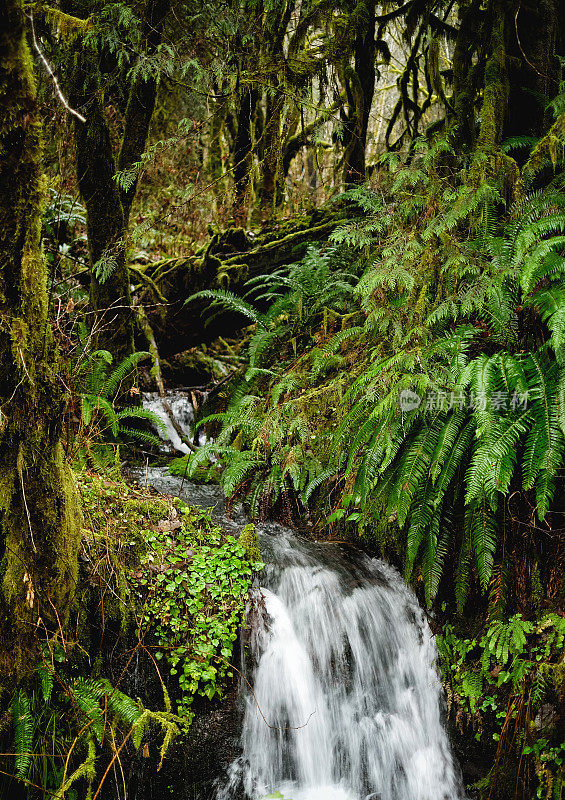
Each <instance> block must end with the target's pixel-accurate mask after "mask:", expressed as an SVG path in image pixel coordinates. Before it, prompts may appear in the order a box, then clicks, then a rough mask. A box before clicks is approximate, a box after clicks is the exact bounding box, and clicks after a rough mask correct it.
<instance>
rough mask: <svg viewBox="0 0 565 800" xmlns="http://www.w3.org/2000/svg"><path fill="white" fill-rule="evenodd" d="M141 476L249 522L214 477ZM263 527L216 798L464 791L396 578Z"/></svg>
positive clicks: (447, 798) (434, 681)
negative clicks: (230, 739) (233, 717)
mask: <svg viewBox="0 0 565 800" xmlns="http://www.w3.org/2000/svg"><path fill="white" fill-rule="evenodd" d="M140 479H141V480H142V481H143V482H145V481H146V482H148V483H151V484H153V485H154V486H155V488H157V489H159V490H161V491H165V492H169V493H171V494H177V495H179V496H181V497H183V499H185V500H187V501H188V502H190V503H192V504H194V505H199V506H202V507H205V508H212V509H213V510H212V513H213V515H214V516H215V517H216V518H217V519H218V521H219V522H220V524H222V525H224V526H225V527H226V528H227V529H228V530H230V531H233V532H234V533H236V532H237V531H239V530H241V528H242V526H243V525H244V524H245V522H246V521H247V520H246V517H245V515H244V513H243V511H242V509H241V508H240V507H239V508H236V509H234V511H233V512H232V514H231V515H230V516H229V517H228V516H227V515H226V513H225V509H224V504H223V496H222V492H221V490H220V489H219V487H216V486H211V485H207V486H196V485H194V484H190V483H188V482H186V481H181V479H180V478H174V477H172V476H170V475H167V474H165V471H164V470H163V469H160V468H153V469H151V468H150V469H149V470H146V471H145V472H144V474H143V476H141V475H140ZM257 530H258V535H259V543H260V547H261V553H262V559H263V561H264V562H265V563H266V565H267V566H266V567H265V569H264V570H263V571H262V572H261V574H260V582H261V587H256V588H255V589H254V590H253V597H252V600H251V602H250V605H249V608H248V632H247V639H248V641H247V643H246V646H245V647H244V648H243V650H244V657H243V662H244V663H243V665H242V671H243V673H244V675H245V680H242V681H241V687H240V695H241V699H242V704H243V723H242V731H241V742H240V744H241V755H240V756H239V757H237V758H236V759H235V760H234V761H233V762H232V764H231V765H230V766H229V768H228V770H227V778H222V779H221V780H219V781H218V783H217V787H216V788H217V791H216V800H244V799H245V798H249V799H250V800H260V798H264V797H265V796H266V795H271V796H274V797H276V798H280V797H284V798H285V800H463V798H464V792H463V788H462V783H461V780H460V777H459V768H458V766H457V764H456V762H455V759H454V757H453V755H452V752H451V749H450V744H449V739H448V736H447V732H446V730H445V728H444V726H443V720H442V692H441V683H440V680H439V677H438V674H437V672H436V668H435V666H434V664H435V659H436V655H437V654H436V648H435V643H434V639H433V636H432V634H431V631H430V629H429V627H428V624H427V621H426V619H425V616H424V613H423V611H422V609H421V608H420V606H419V605H418V602H417V600H416V597H415V596H414V594H413V593H412V591H411V590H410V589H409V588H408V587H407V586H406V585H405V584H404V582H403V581H402V579H401V577H400V575H399V574H398V573H397V572H396V570H394V569H393V568H391V567H390V566H389V565H387V564H386V563H384V562H382V561H380V560H377V559H372V558H369V557H368V556H366V555H364V554H363V553H361V552H359V551H358V550H357V549H356V548H353V547H347V546H345V545H342V544H336V543H319V542H313V541H311V540H309V539H307V538H305V537H302V536H300V535H297V534H295V533H294V532H292V531H290V530H289V529H287V528H284V527H283V526H281V525H278V524H276V523H272V522H266V523H260V524H258V526H257ZM249 686H252V687H253V689H252V691H251V690H250V688H249Z"/></svg>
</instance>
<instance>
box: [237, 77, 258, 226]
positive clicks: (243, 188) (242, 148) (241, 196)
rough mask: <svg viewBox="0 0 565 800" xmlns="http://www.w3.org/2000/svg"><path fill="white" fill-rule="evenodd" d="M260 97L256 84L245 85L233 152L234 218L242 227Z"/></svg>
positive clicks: (245, 210) (244, 221)
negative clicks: (256, 112) (253, 124)
mask: <svg viewBox="0 0 565 800" xmlns="http://www.w3.org/2000/svg"><path fill="white" fill-rule="evenodd" d="M258 99H259V92H258V90H257V89H256V88H255V87H254V86H252V85H249V86H246V87H244V89H243V90H242V93H241V97H240V103H239V112H238V115H237V134H236V137H235V146H234V153H233V160H234V165H233V178H234V201H233V218H234V222H235V224H236V225H239V226H241V227H244V226H245V224H246V222H247V202H246V195H247V191H248V189H249V172H250V169H251V153H252V150H253V134H252V123H253V118H254V116H255V109H256V106H257V101H258Z"/></svg>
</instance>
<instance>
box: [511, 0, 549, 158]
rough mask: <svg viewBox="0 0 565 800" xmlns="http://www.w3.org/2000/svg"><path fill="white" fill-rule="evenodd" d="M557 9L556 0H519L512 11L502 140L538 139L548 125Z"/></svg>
mask: <svg viewBox="0 0 565 800" xmlns="http://www.w3.org/2000/svg"><path fill="white" fill-rule="evenodd" d="M561 5H562V4H561ZM559 6H560V3H559V0H523V2H521V3H520V5H519V7H518V8H517V9H516V10H514V9H512V11H513V13H512V19H511V20H510V24H509V26H508V27H509V29H510V30H509V37H508V38H509V45H508V55H509V73H510V98H509V104H508V121H507V125H506V128H505V131H504V134H505V137H510V136H533V137H535V138H539V137H540V136H543V134H544V133H545V132H546V131H547V129H548V128H549V126H550V125H551V120H552V115H551V110H546V105H547V102H548V101H549V100H551V99H552V98H553V97H554V96H555V94H556V93H557V91H558V89H559V76H560V67H559V61H558V59H557V57H556V55H555V54H556V50H557V47H556V45H557V42H558V39H559ZM561 12H562V13H563V9H561ZM522 155H524V153H523V152H522Z"/></svg>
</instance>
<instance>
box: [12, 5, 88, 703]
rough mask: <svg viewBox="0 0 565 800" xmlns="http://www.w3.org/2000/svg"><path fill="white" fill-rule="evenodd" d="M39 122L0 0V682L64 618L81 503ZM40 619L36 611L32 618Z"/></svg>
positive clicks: (19, 29)
mask: <svg viewBox="0 0 565 800" xmlns="http://www.w3.org/2000/svg"><path fill="white" fill-rule="evenodd" d="M42 192H43V184H42V175H41V126H40V122H39V119H38V113H37V104H36V88H35V81H34V75H33V65H32V61H31V56H30V52H29V49H28V46H27V43H26V38H25V31H24V14H23V8H22V2H21V0H1V2H0V558H1V561H0V685H3V686H4V687H6V686H11V687H13V686H14V684H15V683H16V682H17V681H19V680H21V679H22V678H23V677H24V676H25V675H26V673H28V672H29V671H30V670H31V669H33V668H34V666H35V664H36V662H37V657H38V650H37V647H36V637H37V631H38V629H40V630H41V631H44V626H45V627H47V629H50V630H51V631H53V632H56V631H57V630H59V628H60V626H64V624H65V620H66V618H67V615H68V611H69V606H70V603H71V599H72V596H73V592H74V589H75V585H76V580H77V572H78V570H77V563H78V562H77V554H78V548H79V543H80V515H79V511H80V509H79V504H78V499H77V495H76V492H75V488H74V483H73V479H72V475H71V473H70V470H69V467H68V465H67V464H66V462H65V458H64V453H63V448H62V445H61V421H62V417H63V412H64V394H63V386H62V383H61V381H60V380H59V379H58V377H57V373H56V364H55V351H54V345H53V340H52V335H51V328H50V325H49V320H48V294H47V271H46V266H45V262H44V260H43V256H42V252H41V240H40V237H41V201H42ZM40 619H41V621H42V622H41V623H39V620H40Z"/></svg>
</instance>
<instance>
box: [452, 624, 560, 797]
mask: <svg viewBox="0 0 565 800" xmlns="http://www.w3.org/2000/svg"><path fill="white" fill-rule="evenodd" d="M436 641H437V645H438V651H439V663H440V667H441V671H442V675H443V682H444V686H445V688H446V694H447V701H448V709H449V713H450V715H452V717H453V720H454V723H455V725H456V727H457V728H458V729H459V731H460V733H461V735H462V736H469V735H471V736H474V738H475V739H476V740H477V741H479V742H481V741H483V742H484V744H485V746H486V747H487V748H488V749H491V750H492V753H493V767H492V769H491V771H490V773H489V775H488V776H487V777H486V778H485V779H483V780H482V781H480V782H479V784H478V787H477V788H479V789H481V790H483V791H484V793H485V795H488V796H489V797H493V798H499V797H500V798H506V797H511V796H513V792H514V790H515V785H516V782H517V780H518V779H520V780H521V781H524V782H525V783H527V785H528V786H530V787H532V788H531V789H530V791H532V792H533V791H535V795H534V794H532V797H535V798H539V799H540V800H561V798H562V796H563V788H564V783H563V764H564V762H565V743H564V742H563V737H562V729H561V727H560V721H561V720H560V714H559V706H560V704H561V703H562V702H563V699H564V698H565V665H564V663H563V645H564V642H565V618H564V617H563V616H560V615H558V614H555V613H545V614H540V615H539V617H538V618H537V619H535V620H526V619H524V618H523V616H522V615H521V614H520V613H518V614H514V615H513V616H512V617H510V618H509V619H505V620H502V619H498V620H492V621H491V622H490V624H488V625H486V626H485V628H484V629H483V630H482V632H481V633H480V634H478V635H475V636H469V635H467V636H465V635H460V634H459V635H458V633H457V632H456V629H455V627H454V626H453V625H451V624H445V625H444V626H443V628H442V632H441V634H440V635H439V636H437V638H436ZM520 776H521V777H520Z"/></svg>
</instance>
